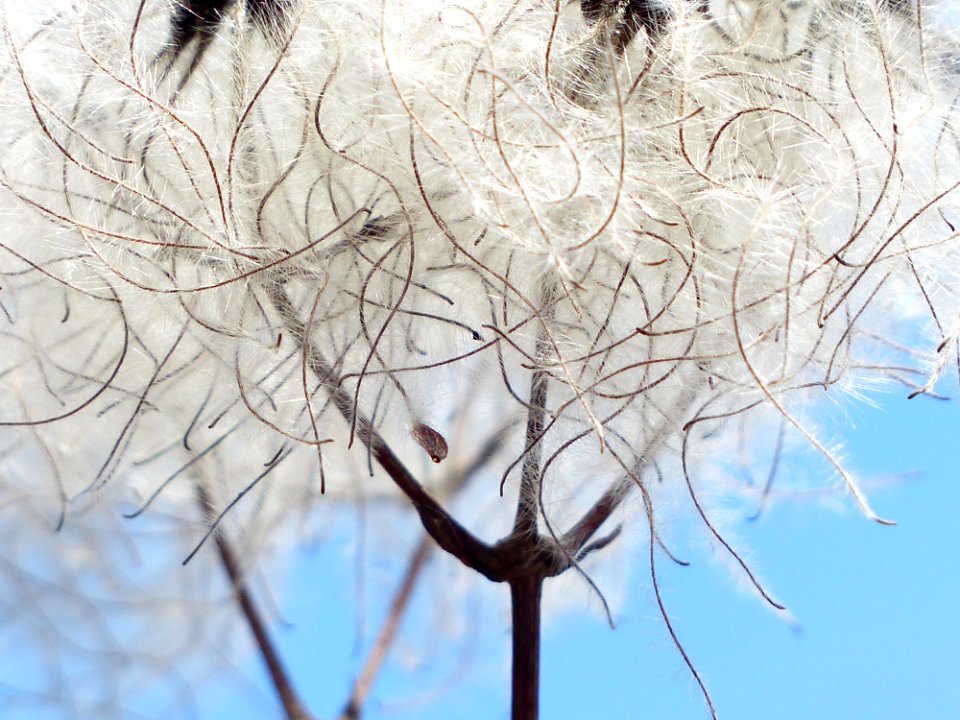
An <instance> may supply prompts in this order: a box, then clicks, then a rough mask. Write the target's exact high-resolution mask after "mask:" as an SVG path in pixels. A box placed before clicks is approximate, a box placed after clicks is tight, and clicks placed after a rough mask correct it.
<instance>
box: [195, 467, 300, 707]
mask: <svg viewBox="0 0 960 720" xmlns="http://www.w3.org/2000/svg"><path fill="white" fill-rule="evenodd" d="M196 492H197V500H198V502H199V503H200V507H201V508H202V510H203V514H204V517H206V519H207V521H208V522H213V521H214V520H215V519H216V516H217V513H216V511H215V509H214V507H213V503H212V501H211V500H210V496H209V495H208V494H207V491H206V490H205V489H204V488H203V486H202V485H200V484H199V483H198V484H197V485H196ZM215 540H216V543H217V552H218V554H219V556H220V563H221V564H222V565H223V569H224V571H225V572H226V574H227V577H228V578H229V580H230V587H231V588H232V590H233V596H234V598H235V599H236V601H237V605H239V606H240V611H241V613H242V614H243V617H244V619H245V620H246V621H247V625H248V626H249V627H250V632H252V633H253V637H254V640H255V641H256V643H257V649H258V650H259V652H260V657H261V658H262V659H263V663H264V665H266V667H267V672H268V674H269V675H270V681H271V682H272V683H273V687H274V690H276V693H277V697H278V698H279V699H280V703H281V704H282V705H283V710H284V713H285V715H286V718H287V720H312V716H311V715H310V713H308V712H307V710H306V709H305V708H304V705H303V703H302V702H301V700H300V697H299V695H298V694H297V691H296V690H295V689H294V687H293V683H292V682H291V680H290V677H289V675H288V673H287V670H286V668H285V667H284V665H283V661H282V660H281V659H280V655H279V654H278V653H277V649H276V648H275V647H274V645H273V641H271V639H270V635H269V634H268V632H267V628H266V625H265V623H264V621H263V618H261V617H260V613H259V611H258V610H257V608H256V606H255V605H254V603H253V598H251V597H250V593H249V592H248V591H247V589H246V586H245V583H244V579H243V573H242V572H241V570H240V565H239V563H238V562H237V558H236V556H235V555H234V553H233V549H232V548H231V547H230V543H229V542H228V541H227V539H226V537H224V535H223V533H222V532H217V533H216V535H215Z"/></svg>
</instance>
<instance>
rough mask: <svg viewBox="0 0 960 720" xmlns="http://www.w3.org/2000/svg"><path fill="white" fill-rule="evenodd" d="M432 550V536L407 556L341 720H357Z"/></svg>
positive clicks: (426, 538)
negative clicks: (409, 556) (371, 648)
mask: <svg viewBox="0 0 960 720" xmlns="http://www.w3.org/2000/svg"><path fill="white" fill-rule="evenodd" d="M432 549H433V543H432V541H431V539H430V538H429V537H424V538H423V539H422V540H421V541H420V543H419V545H417V549H416V551H415V552H414V553H413V557H411V558H410V562H409V563H408V564H407V569H406V572H404V574H403V580H402V581H401V582H400V587H399V588H397V592H396V594H395V595H394V597H393V601H392V602H391V603H390V610H389V612H388V613H387V619H386V621H385V622H384V624H383V627H382V628H380V634H379V635H378V636H377V640H376V642H375V643H374V645H373V650H372V651H371V653H370V657H368V658H367V661H366V663H364V665H363V669H362V670H361V671H360V675H359V676H358V677H357V679H356V680H355V681H354V683H353V690H352V692H351V693H350V699H349V700H348V701H347V704H346V705H345V706H344V708H343V711H342V712H341V713H340V720H359V718H360V716H361V714H362V711H363V705H364V703H365V702H366V699H367V695H369V693H370V688H371V687H373V681H374V680H375V679H376V677H377V674H378V673H379V672H380V668H381V666H382V665H383V661H384V660H385V659H386V657H387V652H388V651H389V650H390V646H391V645H392V644H393V640H394V638H395V637H396V634H397V630H399V629H400V621H401V620H402V619H403V614H404V612H405V611H406V609H407V605H408V604H409V602H410V598H411V597H412V595H413V590H414V588H415V587H416V584H417V580H418V579H419V576H420V572H421V570H422V569H423V567H424V565H425V564H426V561H427V558H428V557H429V556H430V551H431V550H432Z"/></svg>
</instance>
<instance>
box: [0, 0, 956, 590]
mask: <svg viewBox="0 0 960 720" xmlns="http://www.w3.org/2000/svg"><path fill="white" fill-rule="evenodd" d="M227 5H228V6H227V9H226V10H225V12H224V15H223V18H222V21H220V22H219V24H218V25H217V26H216V30H215V33H214V34H212V35H211V36H210V37H209V38H207V39H206V40H204V42H206V41H207V40H209V43H208V46H206V47H205V48H204V49H203V51H202V52H201V51H200V49H201V48H200V45H199V43H200V41H199V40H197V39H196V38H195V39H194V40H193V41H192V42H191V43H190V44H189V45H187V46H186V47H185V48H184V49H183V51H182V52H180V53H179V54H176V53H174V52H173V51H172V50H171V44H170V41H171V34H170V22H171V17H172V16H173V13H174V12H175V11H176V9H177V7H178V6H177V5H176V3H173V2H168V1H166V0H149V1H147V2H143V3H138V2H132V1H125V2H103V1H100V0H96V1H90V2H70V3H67V2H63V3H59V4H57V5H56V6H55V7H53V8H51V9H41V10H36V9H33V8H31V7H30V5H29V4H28V3H22V2H7V3H6V11H5V20H4V23H3V33H4V40H3V54H4V59H3V64H2V73H3V74H2V76H0V213H2V223H3V230H4V232H3V234H2V236H0V286H2V290H0V325H2V333H3V335H2V337H3V351H2V354H0V401H2V402H0V406H2V417H0V420H2V422H3V423H4V425H3V427H2V428H0V448H2V452H3V455H2V456H0V482H2V483H3V491H4V494H3V502H4V503H5V508H6V509H5V512H9V513H18V514H20V515H21V517H26V515H29V514H31V513H35V514H36V515H37V517H38V518H40V521H39V522H27V521H26V520H24V521H23V522H20V523H9V522H6V521H4V522H3V523H2V524H0V526H2V527H3V528H4V530H3V534H4V536H5V540H4V542H3V547H4V553H5V554H6V555H7V556H8V557H10V558H13V560H12V562H13V564H14V566H16V565H17V564H18V563H20V562H22V560H19V559H18V553H19V552H20V550H18V549H22V548H24V547H27V546H33V543H34V538H35V537H36V536H37V534H38V533H40V530H39V529H38V528H45V532H47V533H48V535H49V537H50V540H49V542H46V541H45V543H44V547H47V546H49V547H51V548H52V547H55V544H56V542H57V536H54V535H52V534H50V533H52V527H53V526H55V525H57V524H58V523H59V522H60V521H61V519H62V521H63V524H64V527H65V528H67V529H69V528H71V527H73V528H75V529H76V528H83V527H85V525H84V523H86V522H88V520H91V518H97V517H100V515H99V513H101V512H102V511H103V510H102V507H101V505H102V504H104V503H105V504H107V505H108V506H109V505H110V504H111V503H114V502H117V501H119V502H120V503H121V506H122V507H123V508H124V509H125V510H127V511H129V510H133V509H137V508H140V507H144V506H145V505H149V507H147V508H146V511H145V515H146V516H149V515H150V513H154V512H155V513H172V514H173V516H175V517H179V518H187V519H191V522H192V523H193V525H192V529H190V530H188V531H184V533H183V535H184V537H183V540H182V542H183V543H184V546H183V548H181V549H188V548H189V547H190V546H191V545H192V544H194V543H195V542H196V541H197V540H198V539H199V537H200V536H201V534H202V532H203V527H204V525H205V522H206V521H205V520H203V519H202V518H201V517H200V515H199V513H197V512H196V510H195V501H194V492H195V490H194V488H195V487H196V485H197V484H200V485H203V486H204V487H205V488H207V491H208V492H209V493H210V494H211V495H212V497H213V498H214V502H215V505H216V507H217V509H222V508H223V507H225V506H226V504H227V503H228V502H230V501H231V500H232V499H234V498H235V497H236V496H237V494H238V492H240V491H241V490H242V489H243V488H245V487H247V486H248V485H249V484H250V483H251V482H252V481H254V480H255V479H256V478H257V477H258V476H259V475H261V474H262V473H264V470H265V468H266V469H271V468H274V469H273V470H272V472H270V473H269V474H268V476H267V477H265V478H263V480H262V482H260V483H259V484H258V485H256V487H255V491H254V493H253V496H251V497H247V498H244V500H243V501H241V502H240V503H238V504H237V505H236V507H235V508H234V509H233V510H232V511H231V513H229V514H228V515H227V518H226V523H227V524H228V525H229V526H231V527H232V528H233V529H234V530H235V531H237V532H241V533H242V534H243V538H244V539H243V541H242V542H243V546H244V547H245V548H247V549H248V551H249V553H250V554H251V557H253V555H254V554H255V552H256V551H262V550H264V549H266V548H268V547H270V546H271V543H277V544H279V545H282V544H283V543H286V542H287V541H288V539H289V537H290V534H291V532H290V524H291V521H290V520H289V518H290V516H291V515H297V514H299V513H301V512H303V511H304V509H305V508H309V507H310V506H311V504H313V503H316V502H319V503H320V505H321V506H322V505H323V503H324V502H328V503H333V502H335V499H336V498H345V499H349V498H350V497H353V496H354V494H355V493H356V492H358V491H359V492H363V493H366V494H368V495H372V494H388V495H389V494H391V493H392V490H391V486H390V483H389V482H388V481H387V480H386V479H385V478H383V477H380V475H379V474H378V473H376V472H374V475H373V476H372V477H371V476H368V468H367V456H366V451H365V449H364V448H363V447H362V444H361V443H360V442H359V441H355V442H353V443H352V445H351V428H350V426H349V424H347V423H346V422H344V420H343V418H342V417H341V416H340V415H339V414H338V412H337V410H336V408H335V407H334V406H333V405H332V404H331V402H330V400H329V395H328V394H327V392H326V391H325V390H324V388H323V387H321V386H320V384H319V383H318V378H317V377H316V376H315V374H313V373H312V372H311V371H310V369H309V368H308V370H307V371H304V362H305V361H304V358H305V353H304V351H303V346H302V344H300V343H299V342H298V338H297V337H296V333H295V332H294V331H293V328H294V327H295V326H296V323H300V324H302V325H305V326H306V327H307V332H308V334H309V339H310V345H311V346H312V347H313V348H314V349H315V350H316V351H317V352H319V353H320V354H322V355H323V356H324V357H325V358H326V360H327V362H328V363H329V364H330V365H332V366H333V367H334V368H335V370H336V373H337V375H338V376H339V378H340V387H343V388H345V389H346V390H348V391H349V392H350V393H351V394H352V395H354V397H355V398H356V400H357V406H358V408H359V409H360V411H361V412H362V413H363V414H364V415H366V416H367V417H370V418H373V420H374V423H375V424H376V425H377V426H378V427H379V428H380V429H381V432H382V433H383V435H384V437H385V438H386V439H387V441H388V442H390V443H391V444H392V445H394V446H395V449H396V450H397V452H398V453H399V454H400V455H401V457H403V458H404V459H405V461H406V462H407V463H408V464H409V465H410V467H411V468H412V469H413V470H414V471H415V474H417V475H419V476H420V477H421V478H422V479H423V480H424V481H426V482H430V481H432V482H435V483H436V484H437V485H440V484H442V483H443V482H445V481H446V480H449V478H450V477H451V476H455V475H456V472H454V471H453V470H451V468H458V467H462V466H464V465H466V464H468V463H469V462H471V461H472V459H473V457H474V456H475V454H476V452H477V451H478V448H479V447H480V446H481V445H483V444H484V443H485V442H487V441H489V440H490V438H491V437H493V436H495V435H497V434H498V433H506V440H505V444H504V448H503V450H502V451H501V452H500V454H499V456H498V458H497V462H496V463H491V467H492V468H493V471H492V473H491V474H490V475H489V476H487V477H486V478H485V479H484V480H483V482H484V483H485V485H484V487H483V490H482V494H483V497H484V498H486V500H488V501H490V502H491V503H493V505H494V507H495V508H500V510H499V512H500V514H502V516H503V518H504V520H503V521H502V522H501V521H498V520H494V521H493V522H492V523H490V524H489V526H488V525H484V526H483V527H478V528H477V529H478V532H481V533H484V534H487V535H490V536H493V535H495V534H496V530H497V529H499V528H501V527H503V526H508V525H509V522H510V520H511V519H512V503H510V502H508V501H506V500H502V501H501V500H498V499H497V498H498V484H499V481H500V473H502V472H504V471H506V470H507V469H508V468H511V467H512V468H513V469H512V470H511V471H510V472H509V474H508V475H507V478H506V482H507V488H508V491H509V488H512V487H515V485H516V481H517V476H518V475H519V470H518V468H517V466H515V465H511V463H515V461H519V459H520V457H521V455H522V453H523V450H524V443H523V424H524V415H525V405H524V403H525V401H526V398H527V395H528V392H529V382H530V370H531V369H532V368H542V369H546V370H547V371H548V372H549V375H550V378H551V383H550V390H549V397H548V409H549V416H548V431H547V432H546V434H545V435H544V438H543V440H542V441H541V443H540V445H541V446H542V453H543V457H544V458H545V459H549V463H548V464H547V467H546V471H545V474H544V478H543V484H544V494H545V498H546V500H547V504H546V505H545V513H546V515H547V517H548V518H549V519H550V521H551V522H552V523H555V524H557V525H558V526H562V525H563V522H564V519H571V518H574V517H576V512H577V511H578V510H580V511H582V509H583V508H585V507H586V506H587V503H589V502H590V501H591V500H592V499H593V498H595V497H597V496H598V495H599V494H600V493H602V492H603V491H604V490H605V489H606V488H607V487H608V486H609V485H610V484H611V483H613V482H617V481H618V479H619V478H621V477H624V476H627V477H632V478H633V479H634V480H635V481H636V482H642V483H649V485H650V487H651V488H653V487H654V486H656V485H657V483H658V481H657V480H656V479H655V478H657V477H658V475H659V477H660V478H661V479H662V482H663V483H666V484H673V485H674V486H676V485H678V484H679V485H683V483H684V478H683V475H682V473H681V472H680V463H679V462H678V460H679V459H680V454H681V451H684V452H687V453H689V457H687V458H685V459H687V460H688V461H689V462H688V463H687V467H688V469H689V468H693V467H695V466H696V465H697V464H698V463H701V462H704V461H705V460H704V458H706V457H707V456H709V453H710V452H718V451H722V450H723V449H724V447H725V446H724V444H723V437H724V432H722V431H725V430H727V429H728V425H729V423H728V422H727V419H728V418H730V417H731V416H734V415H738V414H745V413H746V414H747V415H746V417H747V424H748V425H749V422H750V421H751V420H750V418H753V417H755V418H757V419H758V421H759V418H761V417H762V418H768V417H770V414H771V412H772V414H773V415H779V416H781V417H784V418H787V422H788V424H789V425H791V426H795V430H796V432H798V433H800V436H801V437H806V438H807V440H808V441H809V442H810V443H813V444H814V446H817V440H816V438H815V433H814V432H812V431H811V430H808V429H806V428H805V426H804V425H803V424H802V423H801V422H800V421H799V420H798V419H797V415H796V411H797V408H798V405H799V404H800V403H803V402H805V401H806V398H807V397H808V396H809V395H810V394H811V393H814V392H819V393H821V394H822V392H823V389H824V388H826V389H828V390H832V391H835V390H837V389H840V390H843V391H845V392H849V391H856V390H857V389H858V388H859V387H861V386H862V383H864V382H868V381H870V379H871V378H874V379H876V378H893V379H896V380H900V381H902V382H907V383H912V384H913V385H914V386H915V388H916V389H921V388H923V387H924V386H926V385H927V380H928V377H919V379H918V378H917V376H915V375H913V374H910V371H909V370H895V369H890V370H878V369H877V368H878V367H882V366H884V365H885V364H886V363H888V362H889V361H890V358H891V357H896V362H897V364H898V365H902V364H903V362H904V360H903V358H902V357H897V352H896V345H897V336H896V335H895V334H894V333H895V332H897V328H898V327H904V325H903V323H916V321H917V319H918V318H919V319H925V320H924V322H925V325H924V328H925V331H926V332H927V333H929V335H930V337H931V340H932V342H931V346H930V349H931V351H932V354H931V355H927V356H924V357H925V362H927V363H929V364H928V365H926V366H924V367H925V368H926V369H927V371H929V370H930V368H932V369H933V372H934V373H935V374H936V373H938V372H940V371H941V370H942V369H943V368H944V367H947V366H948V364H949V362H951V360H952V359H953V360H955V358H956V340H957V332H958V328H960V325H958V320H957V318H958V315H960V310H958V305H957V293H956V288H957V286H958V282H960V278H958V277H957V268H958V267H960V264H958V254H957V245H958V243H957V237H956V235H957V234H956V231H955V229H954V228H955V227H956V225H957V223H958V222H960V214H958V212H957V198H958V192H960V191H958V190H957V187H958V185H957V183H958V181H960V171H958V159H960V152H958V138H957V123H956V120H955V117H956V108H955V104H956V101H957V92H958V84H957V76H956V74H955V72H954V68H953V65H952V63H956V58H957V56H956V48H955V47H953V46H951V45H950V42H949V41H948V40H947V39H946V38H945V37H943V36H942V35H941V34H940V33H939V30H938V28H937V25H936V23H935V22H934V17H935V15H934V11H935V8H930V7H926V5H925V6H924V9H923V10H922V11H920V10H918V9H917V8H916V7H914V6H913V5H912V4H911V3H909V2H887V3H880V2H874V1H873V0H859V1H851V2H841V1H839V0H805V1H804V0H792V1H787V0H710V1H709V2H706V3H701V4H699V5H698V4H697V3H692V2H681V1H674V2H664V3H661V5H662V9H664V10H669V12H670V14H671V16H672V17H671V19H670V20H669V21H668V22H666V24H665V25H664V26H663V27H662V28H661V29H660V30H659V32H656V33H649V34H648V33H647V32H646V31H645V30H642V29H641V30H640V31H639V32H638V33H637V34H636V36H635V37H634V38H633V40H632V42H631V43H630V44H629V45H628V46H627V47H626V49H625V50H624V52H623V53H622V55H621V54H619V53H618V52H617V51H616V50H615V49H614V47H613V46H612V44H611V42H610V37H611V36H610V35H608V32H607V31H608V30H610V29H611V28H613V27H615V25H616V22H617V19H618V18H617V16H615V15H614V16H611V17H610V18H608V20H606V21H603V22H600V23H599V24H590V23H588V22H587V21H586V20H584V18H583V14H582V13H581V8H580V5H579V3H577V2H566V1H560V0H558V1H557V2H555V3H554V2H547V1H546V0H458V1H456V2H452V1H451V2H434V1H421V0H381V1H378V2H354V1H353V0H339V1H338V0H324V1H323V2H320V1H314V0H305V1H303V2H292V1H291V2H285V3H275V5H277V6H280V7H282V8H283V9H284V13H285V19H284V20H283V21H282V22H276V23H267V24H266V25H264V24H263V23H260V21H259V20H258V18H257V17H255V16H254V14H253V13H252V12H251V11H250V9H249V8H251V7H254V6H255V5H256V4H255V3H254V4H250V3H248V4H243V3H233V4H229V3H228V4H227ZM284 307H285V308H286V310H284ZM291 318H295V320H293V321H292V320H291ZM911 327H913V328H915V327H916V324H914V325H912V326H911ZM937 353H939V354H937ZM918 356H919V351H918ZM929 387H931V388H932V380H931V384H930V386H929ZM928 389H929V388H928ZM421 424H425V425H428V426H430V427H431V428H435V429H436V430H437V431H438V432H439V433H440V434H442V435H443V436H444V437H445V439H446V441H447V444H448V445H449V457H448V458H447V459H446V460H444V462H443V463H441V464H440V465H439V466H437V467H436V468H434V467H433V464H432V463H431V462H430V458H429V457H428V456H427V453H426V452H425V450H424V449H423V448H421V447H420V446H419V445H418V444H417V443H416V442H415V440H416V434H417V433H416V428H417V427H418V426H420V425H421ZM317 448H319V449H320V455H321V456H322V463H323V467H324V480H325V484H326V489H327V491H328V494H329V495H330V499H328V500H323V499H319V483H320V481H319V472H318V462H319V461H318V452H317ZM824 452H825V453H826V452H827V451H826V450H825V449H824ZM694 461H696V462H694ZM837 470H838V471H840V468H839V467H838V468H837ZM691 472H692V474H693V475H696V472H693V471H691ZM445 479H446V480H445ZM694 481H696V477H694ZM850 483H851V489H853V487H854V486H853V484H852V481H850ZM435 489H437V490H438V491H439V489H440V488H439V487H435ZM514 492H515V491H514ZM157 493H159V494H157ZM155 494H156V500H155V501H153V500H152V498H153V497H154V495H155ZM508 495H509V492H508ZM148 500H149V502H148ZM858 502H860V503H861V505H862V507H863V509H864V511H865V512H866V513H867V514H870V512H871V511H870V510H869V508H868V507H867V506H866V504H865V503H866V501H865V499H863V498H860V497H859V496H858ZM151 503H155V504H151ZM497 503H500V504H497ZM91 507H92V508H93V509H91ZM23 508H29V513H26V514H25V511H24V510H23ZM91 513H92V514H91ZM467 520H468V521H470V518H467ZM91 521H93V522H102V521H97V520H91ZM68 531H69V530H68ZM8 535H9V537H6V536H8ZM93 535H96V533H93ZM90 542H93V541H92V540H91V541H90ZM54 556H55V557H56V560H55V562H57V563H63V572H64V573H66V572H67V568H70V567H75V564H74V563H75V562H76V563H79V565H80V566H85V564H86V563H89V564H91V565H96V559H97V558H96V557H93V558H89V557H88V558H83V559H81V560H75V558H73V557H67V556H66V555H63V556H56V553H55V552H54Z"/></svg>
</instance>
